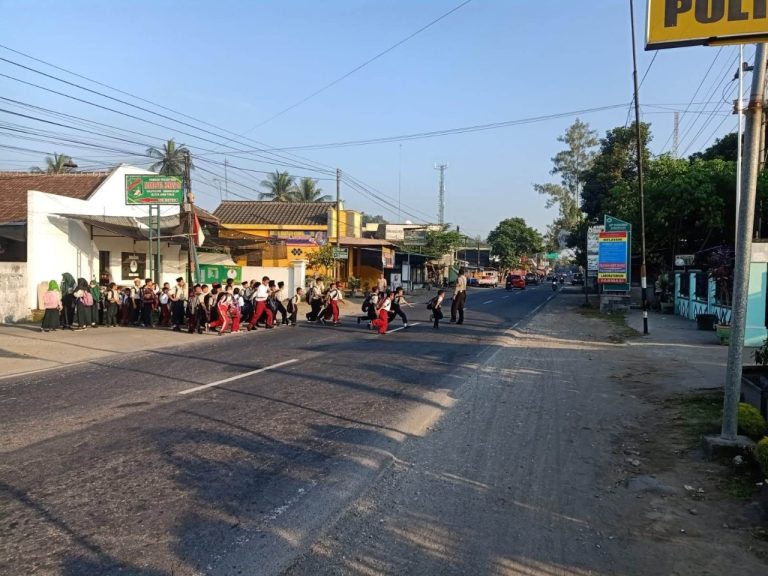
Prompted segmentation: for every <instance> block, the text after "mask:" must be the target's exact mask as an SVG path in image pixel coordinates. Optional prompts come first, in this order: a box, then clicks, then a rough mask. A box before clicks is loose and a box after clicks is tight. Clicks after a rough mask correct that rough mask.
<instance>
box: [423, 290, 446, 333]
mask: <svg viewBox="0 0 768 576" xmlns="http://www.w3.org/2000/svg"><path fill="white" fill-rule="evenodd" d="M443 300H445V290H442V289H441V290H438V291H437V296H435V297H434V298H432V300H430V301H429V303H428V304H427V309H428V310H432V316H431V317H430V320H433V324H432V328H435V329H438V328H440V320H442V319H443V309H442V306H443Z"/></svg>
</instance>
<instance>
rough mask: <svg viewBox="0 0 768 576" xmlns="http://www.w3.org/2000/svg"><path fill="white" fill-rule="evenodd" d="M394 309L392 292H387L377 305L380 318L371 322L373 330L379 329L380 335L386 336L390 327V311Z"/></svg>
mask: <svg viewBox="0 0 768 576" xmlns="http://www.w3.org/2000/svg"><path fill="white" fill-rule="evenodd" d="M391 307H392V291H391V290H387V291H386V292H384V297H383V298H379V302H378V304H377V305H376V308H377V310H378V318H376V320H374V321H373V322H371V324H370V326H371V327H372V328H377V329H378V330H379V334H386V333H387V327H388V326H389V310H390V308H391Z"/></svg>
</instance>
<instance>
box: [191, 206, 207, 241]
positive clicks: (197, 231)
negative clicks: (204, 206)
mask: <svg viewBox="0 0 768 576" xmlns="http://www.w3.org/2000/svg"><path fill="white" fill-rule="evenodd" d="M193 216H194V222H193V226H194V229H193V231H192V233H193V235H194V236H193V238H194V240H195V246H202V245H203V242H205V234H203V228H202V226H200V220H198V219H197V214H194V215H193Z"/></svg>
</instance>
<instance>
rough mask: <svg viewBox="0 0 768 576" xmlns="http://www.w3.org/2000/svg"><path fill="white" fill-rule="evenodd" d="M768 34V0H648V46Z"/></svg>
mask: <svg viewBox="0 0 768 576" xmlns="http://www.w3.org/2000/svg"><path fill="white" fill-rule="evenodd" d="M767 38H768V0H648V37H647V41H646V44H645V48H646V50H655V49H657V48H673V47H675V46H695V45H701V44H746V43H751V42H764V41H766V39H767Z"/></svg>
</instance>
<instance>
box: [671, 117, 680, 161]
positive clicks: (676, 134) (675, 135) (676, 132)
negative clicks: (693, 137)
mask: <svg viewBox="0 0 768 576" xmlns="http://www.w3.org/2000/svg"><path fill="white" fill-rule="evenodd" d="M679 147H680V112H675V127H674V129H673V131H672V156H674V157H675V158H677V149H678V148H679Z"/></svg>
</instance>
